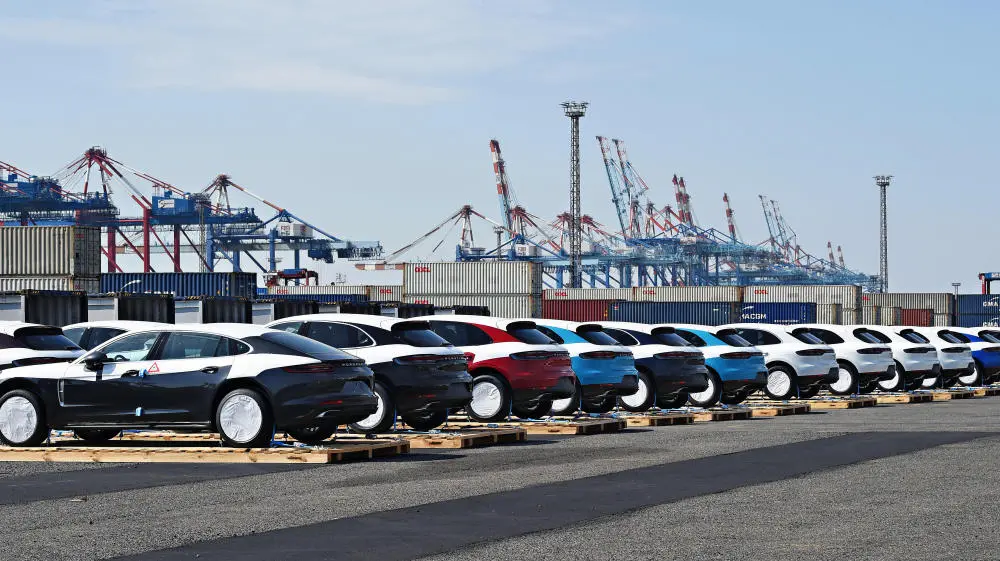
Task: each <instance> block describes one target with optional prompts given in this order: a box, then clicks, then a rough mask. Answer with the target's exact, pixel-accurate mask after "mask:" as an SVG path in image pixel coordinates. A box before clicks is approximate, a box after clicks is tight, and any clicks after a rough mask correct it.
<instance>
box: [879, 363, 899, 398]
mask: <svg viewBox="0 0 1000 561" xmlns="http://www.w3.org/2000/svg"><path fill="white" fill-rule="evenodd" d="M875 384H876V385H877V386H878V388H879V389H880V390H882V391H884V392H901V391H903V389H904V386H905V385H906V370H903V365H902V364H900V363H899V361H896V370H895V376H894V377H893V378H891V379H889V380H879V381H878V382H876V383H875Z"/></svg>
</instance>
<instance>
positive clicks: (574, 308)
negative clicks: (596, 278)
mask: <svg viewBox="0 0 1000 561" xmlns="http://www.w3.org/2000/svg"><path fill="white" fill-rule="evenodd" d="M623 301H624V300H542V317H543V318H545V319H562V320H566V321H580V322H583V321H604V320H607V319H608V306H609V305H610V304H611V303H612V302H623Z"/></svg>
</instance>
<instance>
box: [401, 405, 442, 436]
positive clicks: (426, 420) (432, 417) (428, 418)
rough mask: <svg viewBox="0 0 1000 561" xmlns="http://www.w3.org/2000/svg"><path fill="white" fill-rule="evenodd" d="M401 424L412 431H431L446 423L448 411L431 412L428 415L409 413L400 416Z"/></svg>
mask: <svg viewBox="0 0 1000 561" xmlns="http://www.w3.org/2000/svg"><path fill="white" fill-rule="evenodd" d="M400 416H401V417H402V418H403V422H404V423H406V425H407V426H408V427H410V428H412V429H413V430H420V431H428V430H433V429H436V428H438V427H440V426H441V425H443V424H445V423H446V422H448V411H447V410H445V411H433V412H430V413H410V414H408V415H400Z"/></svg>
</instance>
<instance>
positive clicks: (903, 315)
mask: <svg viewBox="0 0 1000 561" xmlns="http://www.w3.org/2000/svg"><path fill="white" fill-rule="evenodd" d="M900 320H901V321H900V323H899V324H900V325H906V326H912V327H930V326H932V325H934V310H932V309H930V308H928V309H925V310H916V309H911V308H900Z"/></svg>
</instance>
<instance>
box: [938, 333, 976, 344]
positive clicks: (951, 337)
mask: <svg viewBox="0 0 1000 561" xmlns="http://www.w3.org/2000/svg"><path fill="white" fill-rule="evenodd" d="M938 337H940V338H941V339H942V340H943V341H947V342H949V343H960V344H965V343H969V342H970V341H971V339H969V338H968V337H966V336H965V335H962V334H961V333H955V332H954V331H939V332H938Z"/></svg>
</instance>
